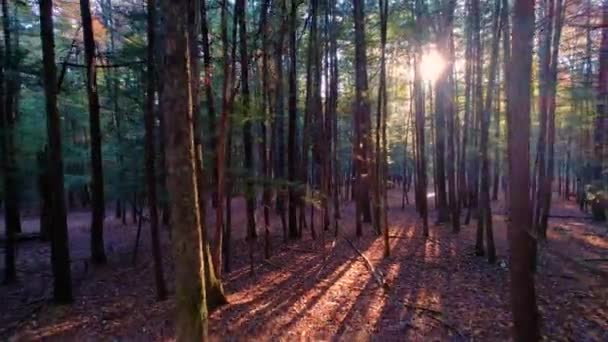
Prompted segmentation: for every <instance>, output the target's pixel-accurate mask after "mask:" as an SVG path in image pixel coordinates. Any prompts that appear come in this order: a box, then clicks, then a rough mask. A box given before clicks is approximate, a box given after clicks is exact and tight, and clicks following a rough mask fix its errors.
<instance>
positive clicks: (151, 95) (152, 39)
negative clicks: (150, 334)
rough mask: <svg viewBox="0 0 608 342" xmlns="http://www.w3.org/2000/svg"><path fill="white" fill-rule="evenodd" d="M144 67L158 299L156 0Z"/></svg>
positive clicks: (162, 292)
mask: <svg viewBox="0 0 608 342" xmlns="http://www.w3.org/2000/svg"><path fill="white" fill-rule="evenodd" d="M147 23H148V47H147V56H148V64H147V70H146V77H147V80H146V82H147V92H146V112H145V114H144V115H145V120H144V121H145V126H146V136H145V148H146V150H145V155H146V165H145V167H146V185H147V186H146V188H147V192H148V206H149V210H150V238H151V243H152V258H153V260H154V279H155V281H156V296H157V298H158V300H165V299H166V298H167V286H166V285H165V276H164V271H163V259H162V254H161V247H160V237H159V233H158V200H157V194H156V165H155V156H156V153H155V148H154V142H155V138H154V121H155V120H154V119H155V118H154V103H155V100H156V97H155V91H156V86H155V82H154V81H155V74H156V69H155V67H156V64H155V63H156V61H155V59H154V54H155V53H154V51H155V49H156V32H155V27H156V0H148V17H147Z"/></svg>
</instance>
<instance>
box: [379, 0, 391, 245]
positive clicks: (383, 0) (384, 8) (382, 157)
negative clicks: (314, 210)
mask: <svg viewBox="0 0 608 342" xmlns="http://www.w3.org/2000/svg"><path fill="white" fill-rule="evenodd" d="M378 5H379V6H378V7H379V9H380V86H379V87H378V111H377V114H376V115H377V120H376V192H377V193H378V195H377V202H376V206H377V207H376V224H377V228H376V229H377V230H378V231H380V228H381V227H382V226H383V227H382V228H383V229H382V231H383V232H384V257H388V256H390V254H391V251H390V244H389V231H388V224H384V222H383V220H382V219H381V217H384V218H386V216H387V215H386V214H387V213H386V207H387V205H388V204H387V203H386V197H385V195H386V191H387V189H386V183H385V181H386V177H387V176H388V174H387V172H386V169H387V166H386V164H387V160H386V158H387V152H388V151H387V150H386V116H387V113H388V111H387V109H386V105H387V103H388V100H387V94H386V31H387V21H388V1H387V0H379V2H378ZM380 131H382V144H383V146H382V148H381V146H380V144H381V141H380ZM381 196H382V197H381ZM381 209H382V214H381V213H380V210H381Z"/></svg>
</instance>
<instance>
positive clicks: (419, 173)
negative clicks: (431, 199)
mask: <svg viewBox="0 0 608 342" xmlns="http://www.w3.org/2000/svg"><path fill="white" fill-rule="evenodd" d="M423 6H424V5H423V3H422V0H416V4H415V7H416V8H415V12H416V23H415V26H416V28H415V40H416V41H415V46H414V49H415V51H414V65H415V67H414V107H415V119H414V122H415V125H416V188H417V190H416V194H417V196H416V205H417V207H418V208H419V213H420V216H421V217H422V233H423V236H424V237H428V236H429V225H428V210H427V196H426V193H427V189H426V187H427V177H426V157H425V147H424V141H425V139H424V121H425V120H424V116H425V115H424V107H425V104H424V84H423V81H422V76H421V71H420V61H421V58H422V48H421V46H420V45H421V41H422V35H423V32H422V30H423V28H422V22H423V16H424V15H423Z"/></svg>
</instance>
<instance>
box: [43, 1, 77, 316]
mask: <svg viewBox="0 0 608 342" xmlns="http://www.w3.org/2000/svg"><path fill="white" fill-rule="evenodd" d="M40 39H41V41H42V63H43V74H42V79H43V82H44V97H45V105H46V106H45V109H46V121H47V126H46V127H47V137H48V155H47V158H48V160H47V165H48V176H49V179H52V180H53V181H51V182H49V183H48V186H49V193H50V197H51V201H50V202H51V204H50V207H51V208H50V209H51V214H50V220H51V222H50V226H51V227H52V228H51V267H52V270H53V299H54V300H55V302H56V303H60V304H67V303H70V302H71V301H72V276H71V269H70V250H69V245H68V225H67V218H66V216H67V215H66V208H65V192H64V189H63V184H64V175H63V153H62V144H61V119H60V117H59V111H58V109H57V67H56V65H55V37H54V31H53V1H52V0H41V1H40Z"/></svg>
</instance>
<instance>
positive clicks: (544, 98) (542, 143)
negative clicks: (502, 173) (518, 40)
mask: <svg viewBox="0 0 608 342" xmlns="http://www.w3.org/2000/svg"><path fill="white" fill-rule="evenodd" d="M554 1H555V0H544V1H543V5H544V6H543V7H542V12H541V13H543V14H544V15H543V18H542V19H543V21H542V23H543V26H542V34H540V35H539V38H538V40H539V43H538V45H539V48H538V64H539V68H538V69H539V72H538V81H539V82H538V83H539V85H538V86H539V96H538V111H539V119H538V120H539V127H540V128H539V131H538V144H537V145H536V148H537V151H536V163H535V165H534V168H535V169H536V171H537V173H538V176H536V175H534V174H533V177H535V178H534V180H533V185H532V190H533V191H534V192H533V196H534V197H533V199H534V200H533V202H532V204H533V205H534V212H533V216H532V224H533V225H534V228H535V231H536V233H539V231H540V217H541V212H542V202H543V200H541V199H542V198H543V197H544V189H545V188H544V183H545V181H546V163H545V161H546V150H547V115H548V105H549V101H548V100H549V87H548V83H549V73H550V68H551V37H552V35H553V13H554Z"/></svg>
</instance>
